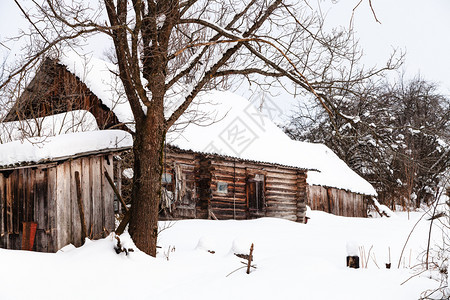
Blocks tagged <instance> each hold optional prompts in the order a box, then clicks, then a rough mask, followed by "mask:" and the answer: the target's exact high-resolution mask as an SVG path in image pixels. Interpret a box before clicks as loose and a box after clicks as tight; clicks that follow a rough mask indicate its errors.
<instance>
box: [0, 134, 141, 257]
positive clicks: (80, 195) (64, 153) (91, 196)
mask: <svg viewBox="0 0 450 300" xmlns="http://www.w3.org/2000/svg"><path fill="white" fill-rule="evenodd" d="M131 145H132V138H131V136H130V134H129V133H127V132H124V131H120V130H106V131H92V132H81V133H70V134H64V135H59V136H55V137H45V138H29V139H27V140H22V141H20V140H17V141H12V142H9V143H4V144H0V248H6V249H23V250H35V251H39V252H56V251H58V250H59V249H61V248H62V247H64V246H66V245H68V244H73V245H75V246H81V245H82V244H83V243H84V240H85V238H86V237H89V238H91V239H97V238H101V237H104V236H105V235H107V234H108V233H109V232H112V231H114V229H115V227H114V226H115V219H114V193H113V188H112V186H111V185H110V184H109V183H108V181H107V179H106V178H105V176H106V173H108V174H111V175H110V176H113V169H114V159H113V156H114V155H116V154H117V153H120V152H121V151H124V150H129V149H130V148H131Z"/></svg>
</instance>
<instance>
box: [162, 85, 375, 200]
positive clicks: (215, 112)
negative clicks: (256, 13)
mask: <svg viewBox="0 0 450 300" xmlns="http://www.w3.org/2000/svg"><path fill="white" fill-rule="evenodd" d="M195 106H196V107H195V109H194V108H192V107H191V111H198V113H197V115H196V117H197V119H198V121H194V122H193V123H190V124H189V125H187V126H185V128H184V129H183V130H179V131H178V130H175V131H174V132H170V133H169V134H168V135H167V141H168V143H169V144H171V145H173V146H176V147H178V148H180V149H184V150H192V151H196V152H203V153H211V154H219V155H225V156H231V157H236V158H240V159H246V160H252V161H260V162H266V163H273V164H279V165H284V166H290V167H295V168H301V169H309V170H310V171H309V172H308V179H307V182H308V184H311V185H323V186H328V187H335V188H339V189H344V190H349V191H352V192H355V193H360V194H367V195H376V192H375V189H374V188H373V187H372V185H371V184H370V183H368V182H367V181H366V180H365V179H363V178H362V177H360V176H359V175H358V174H356V173H355V172H354V171H353V170H352V169H350V168H349V167H348V166H347V164H346V163H345V162H344V161H342V160H341V159H340V158H339V157H338V156H337V155H336V154H335V153H334V152H333V151H332V150H331V149H329V148H328V147H327V146H325V145H323V144H313V143H306V142H299V141H293V140H291V139H290V138H289V137H288V136H287V135H286V134H285V133H284V132H283V131H282V130H281V129H280V128H279V127H277V126H276V125H275V124H274V123H273V122H272V121H271V120H270V118H269V117H270V116H269V114H268V113H267V112H266V113H261V112H259V111H258V110H257V109H256V108H255V107H254V106H253V105H252V104H251V103H250V102H248V101H247V100H246V99H245V98H243V97H240V96H238V95H235V94H233V93H230V92H220V91H211V92H208V93H204V94H202V95H200V96H199V97H198V101H197V103H196V104H195ZM190 117H192V116H190ZM187 121H188V120H187V119H186V117H184V119H182V120H181V123H183V122H184V123H186V122H187Z"/></svg>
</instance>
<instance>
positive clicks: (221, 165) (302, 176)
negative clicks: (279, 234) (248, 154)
mask: <svg viewBox="0 0 450 300" xmlns="http://www.w3.org/2000/svg"><path fill="white" fill-rule="evenodd" d="M164 164H165V170H164V173H169V174H171V175H172V178H173V180H176V178H177V177H178V176H179V175H176V173H177V167H176V166H178V170H180V167H181V172H182V181H183V182H184V183H185V185H186V188H187V189H188V190H193V191H195V192H194V193H193V194H192V197H191V198H190V199H191V201H192V202H186V203H176V202H175V203H174V205H173V207H172V211H171V212H170V213H169V214H168V213H167V212H164V213H163V214H161V215H160V218H161V219H185V218H199V219H206V218H211V217H212V218H217V219H219V220H226V219H237V220H244V219H252V218H258V217H265V216H266V217H277V218H284V219H288V220H292V221H297V222H304V221H305V213H306V171H302V170H298V169H294V168H288V167H281V166H275V165H271V164H263V163H254V162H248V161H243V160H238V159H232V158H224V157H220V156H217V155H207V154H198V153H197V154H196V153H193V152H186V151H182V150H177V149H167V150H166V156H165V161H164ZM255 181H257V182H258V188H261V187H262V189H263V190H264V192H263V193H262V197H263V198H264V199H263V201H262V202H263V203H264V204H263V206H262V207H260V208H259V209H254V208H251V207H249V183H250V182H253V183H254V182H255ZM219 184H225V185H226V189H225V190H219V188H218V185H219ZM168 188H169V189H172V190H171V191H172V192H175V190H174V189H175V188H176V182H173V183H172V185H168ZM193 207H195V210H193ZM211 212H212V215H211Z"/></svg>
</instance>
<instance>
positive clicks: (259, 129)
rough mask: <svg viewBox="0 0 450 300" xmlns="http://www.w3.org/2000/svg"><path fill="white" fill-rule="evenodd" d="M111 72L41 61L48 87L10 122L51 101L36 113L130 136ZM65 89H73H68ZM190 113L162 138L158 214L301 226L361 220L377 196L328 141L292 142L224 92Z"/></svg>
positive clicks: (92, 65) (36, 87) (30, 95)
mask: <svg viewBox="0 0 450 300" xmlns="http://www.w3.org/2000/svg"><path fill="white" fill-rule="evenodd" d="M113 69H114V66H112V65H110V64H108V63H105V62H103V61H101V60H98V59H95V58H92V59H90V60H88V61H87V62H86V61H82V60H80V59H79V58H74V57H73V56H68V57H65V58H62V59H61V60H60V61H55V60H48V61H46V62H45V63H44V64H43V65H42V67H41V68H40V69H39V71H38V72H37V75H36V78H45V80H43V81H44V82H45V83H48V84H47V85H45V84H38V83H37V82H38V80H37V79H36V78H35V79H36V83H33V82H32V84H30V87H29V88H28V89H27V94H26V95H24V96H23V97H20V99H19V101H18V103H17V104H16V106H15V107H14V108H13V109H12V110H11V112H10V113H9V114H8V120H11V119H14V118H15V115H17V113H16V111H17V110H21V111H23V112H25V113H27V114H30V113H31V111H34V109H31V108H33V107H36V108H39V106H38V103H39V101H40V99H48V101H46V102H48V103H52V102H53V101H56V102H55V103H58V109H57V110H55V105H53V104H50V105H49V106H48V108H45V109H42V110H41V111H40V112H39V113H40V115H39V116H42V115H48V114H50V113H55V112H56V111H58V112H59V111H61V110H62V111H64V110H72V109H75V108H76V109H85V110H88V111H90V112H91V113H92V114H93V115H94V116H95V119H96V120H97V123H98V127H99V128H100V129H102V128H115V127H120V128H123V129H126V130H132V125H130V124H131V123H132V122H133V117H132V113H131V109H130V107H129V105H128V103H127V101H125V100H123V98H122V97H121V96H120V95H123V94H121V92H120V89H121V88H120V87H121V85H120V82H118V80H117V79H115V78H114V76H112V73H111V71H110V70H113ZM48 70H50V71H48ZM52 70H57V71H52ZM41 73H43V75H41ZM111 76H112V77H111ZM65 82H68V83H70V84H68V85H67V84H65ZM75 83H76V84H75ZM42 86H45V89H44V91H41V87H42ZM71 86H80V88H78V89H77V90H76V91H75V92H68V91H67V90H68V89H69V88H70V87H71ZM45 91H51V92H47V93H46V92H45ZM35 94H38V95H39V97H37V96H34V95H35ZM169 94H170V93H169ZM171 94H174V95H176V94H177V93H176V92H173V93H171ZM92 99H94V100H92ZM52 109H53V110H52ZM190 109H192V111H191V112H193V113H192V114H191V113H188V114H186V116H183V117H182V118H183V119H182V120H180V122H179V126H175V128H174V130H172V131H171V132H169V133H168V135H167V147H166V149H167V150H166V155H165V166H166V171H165V173H164V174H163V187H164V190H165V193H163V196H164V197H163V199H164V201H163V202H162V203H161V205H162V216H163V217H165V218H206V217H212V218H214V217H216V218H218V219H233V218H236V219H244V218H254V217H261V216H271V217H282V218H286V219H289V220H294V221H298V222H303V221H304V220H305V210H306V209H305V205H306V204H308V205H310V206H311V208H312V209H319V210H323V211H327V212H330V213H333V214H337V215H343V216H366V201H365V198H367V197H371V196H375V195H376V192H375V190H374V189H373V187H372V186H371V185H370V184H369V183H368V182H367V181H365V180H364V179H363V178H361V177H360V176H358V175H357V174H356V173H355V172H353V171H352V170H351V169H350V168H349V167H348V166H347V165H346V164H345V163H344V162H343V161H341V160H340V159H339V158H338V157H337V156H336V155H335V154H334V153H333V152H332V151H331V150H330V149H329V148H327V147H326V146H325V145H321V144H310V143H302V142H296V141H292V140H291V139H289V137H287V136H286V135H285V134H284V133H283V131H282V130H281V129H280V128H278V127H277V126H276V125H275V124H274V123H273V122H272V121H271V120H270V118H269V117H268V115H267V114H265V113H264V112H261V111H258V110H256V109H255V108H254V106H253V105H252V104H251V103H249V102H248V101H247V100H246V99H244V98H242V97H239V96H237V95H234V94H232V93H229V92H219V91H211V92H209V93H204V94H202V95H201V96H200V97H198V100H197V102H196V103H194V104H193V107H191V108H190ZM37 111H39V110H37ZM193 115H194V117H192V116H193ZM124 124H127V126H124ZM186 124H188V125H187V126H186ZM205 125H208V126H205ZM179 128H183V130H178V129H179Z"/></svg>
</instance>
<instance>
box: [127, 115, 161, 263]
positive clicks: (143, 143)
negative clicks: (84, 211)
mask: <svg viewBox="0 0 450 300" xmlns="http://www.w3.org/2000/svg"><path fill="white" fill-rule="evenodd" d="M164 139H165V129H164V117H163V114H162V113H161V111H159V112H158V111H154V112H153V113H152V114H151V115H147V116H146V118H145V119H144V120H143V121H142V122H141V124H139V123H138V122H137V123H136V135H135V140H134V147H133V152H134V178H133V187H132V204H131V219H130V227H129V232H130V235H131V237H132V238H133V241H134V242H135V244H136V246H137V247H138V248H139V249H140V250H141V251H144V252H145V253H147V254H149V255H151V256H156V242H157V237H158V213H159V201H160V197H161V175H162V172H163V151H164Z"/></svg>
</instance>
